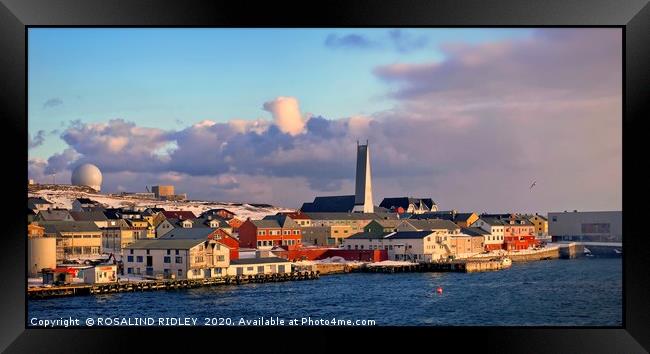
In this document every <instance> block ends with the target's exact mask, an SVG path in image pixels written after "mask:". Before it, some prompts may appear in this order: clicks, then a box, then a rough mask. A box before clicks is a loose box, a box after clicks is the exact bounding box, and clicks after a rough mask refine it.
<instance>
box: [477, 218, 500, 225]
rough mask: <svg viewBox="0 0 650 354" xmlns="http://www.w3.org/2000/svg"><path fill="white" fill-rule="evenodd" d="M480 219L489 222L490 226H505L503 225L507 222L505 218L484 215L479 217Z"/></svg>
mask: <svg viewBox="0 0 650 354" xmlns="http://www.w3.org/2000/svg"><path fill="white" fill-rule="evenodd" d="M479 220H482V221H483V222H485V223H486V224H488V225H490V226H503V225H505V224H506V223H505V221H504V220H501V219H497V218H492V217H483V216H481V217H479Z"/></svg>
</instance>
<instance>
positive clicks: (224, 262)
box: [124, 229, 230, 279]
mask: <svg viewBox="0 0 650 354" xmlns="http://www.w3.org/2000/svg"><path fill="white" fill-rule="evenodd" d="M194 230H197V229H194ZM229 264H230V249H229V248H228V247H227V246H226V245H224V244H222V243H219V242H217V241H215V240H208V239H203V238H200V239H198V238H179V239H174V238H167V239H153V240H140V241H137V242H135V243H133V244H131V245H129V246H127V247H126V249H125V261H124V269H125V271H126V273H127V274H134V275H146V276H149V277H162V278H165V279H205V278H215V277H220V276H223V275H225V274H226V272H227V269H228V265H229Z"/></svg>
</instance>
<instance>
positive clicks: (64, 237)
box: [41, 221, 102, 262]
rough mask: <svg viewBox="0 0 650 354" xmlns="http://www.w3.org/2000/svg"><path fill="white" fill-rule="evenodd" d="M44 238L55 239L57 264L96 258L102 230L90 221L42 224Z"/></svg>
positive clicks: (98, 253) (99, 249)
mask: <svg viewBox="0 0 650 354" xmlns="http://www.w3.org/2000/svg"><path fill="white" fill-rule="evenodd" d="M41 225H42V226H43V227H44V228H45V236H50V237H56V259H57V262H59V261H63V260H65V259H70V258H76V257H86V256H98V255H100V251H101V245H102V230H100V229H99V228H98V227H97V225H95V223H93V222H90V221H50V222H42V223H41Z"/></svg>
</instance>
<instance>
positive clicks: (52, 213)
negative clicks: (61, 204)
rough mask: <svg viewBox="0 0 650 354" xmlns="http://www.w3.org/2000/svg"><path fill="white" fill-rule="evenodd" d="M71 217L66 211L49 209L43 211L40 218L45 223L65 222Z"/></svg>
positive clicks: (39, 215) (39, 214)
mask: <svg viewBox="0 0 650 354" xmlns="http://www.w3.org/2000/svg"><path fill="white" fill-rule="evenodd" d="M69 216H70V212H69V211H68V210H66V209H48V210H41V211H40V212H39V213H38V217H39V218H40V219H41V220H44V221H57V220H59V221H63V220H66V219H67V218H68V217H69Z"/></svg>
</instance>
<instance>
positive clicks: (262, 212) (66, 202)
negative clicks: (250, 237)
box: [28, 186, 296, 220]
mask: <svg viewBox="0 0 650 354" xmlns="http://www.w3.org/2000/svg"><path fill="white" fill-rule="evenodd" d="M57 187H58V186H57ZM28 196H29V197H42V198H44V199H46V200H48V201H49V202H51V203H52V204H53V206H52V207H53V208H63V209H72V202H73V201H74V200H75V199H77V198H89V199H92V200H95V201H97V202H99V203H102V204H104V205H106V206H107V207H109V208H120V207H145V208H146V207H156V208H164V209H165V210H170V211H171V210H188V211H191V212H192V213H194V214H195V215H197V216H199V215H200V214H201V213H203V212H204V211H207V210H210V209H218V208H224V209H228V210H230V211H232V212H233V213H235V215H236V217H237V218H238V219H240V220H246V219H247V218H251V219H252V220H259V219H262V218H264V217H265V216H267V215H272V214H276V213H278V212H290V211H296V210H295V209H289V208H282V207H275V206H272V207H255V206H252V205H250V204H246V203H230V202H212V201H201V200H187V201H166V200H154V199H147V198H138V197H134V196H123V195H113V194H101V193H92V192H86V191H82V190H78V189H75V188H71V189H61V188H56V189H53V188H43V189H38V190H30V191H29V192H28Z"/></svg>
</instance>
